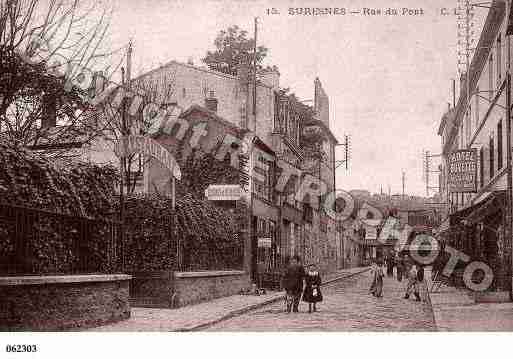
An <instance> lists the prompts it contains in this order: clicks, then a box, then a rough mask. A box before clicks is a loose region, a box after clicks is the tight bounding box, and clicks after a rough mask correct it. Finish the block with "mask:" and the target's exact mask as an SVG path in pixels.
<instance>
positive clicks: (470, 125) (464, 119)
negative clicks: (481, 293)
mask: <svg viewBox="0 0 513 359" xmlns="http://www.w3.org/2000/svg"><path fill="white" fill-rule="evenodd" d="M506 12H507V9H506V3H505V2H504V1H493V2H492V4H491V7H490V10H489V12H488V15H487V17H486V20H485V24H484V27H483V30H482V33H481V35H480V38H479V42H478V44H477V48H476V51H475V54H474V56H473V58H472V62H471V64H470V70H469V72H468V77H467V76H462V78H461V86H460V95H459V100H458V102H457V104H456V107H455V108H451V109H450V110H449V111H448V112H447V113H446V114H445V115H444V116H443V117H442V121H441V124H440V127H439V130H438V134H439V136H440V137H441V144H442V164H441V174H440V194H441V197H442V200H443V201H445V202H446V203H447V205H448V212H449V216H448V218H446V220H445V222H444V224H443V225H442V226H441V227H440V231H439V232H440V238H441V240H442V241H443V242H444V243H447V244H448V245H451V246H452V247H454V248H456V249H458V250H461V251H463V252H464V253H466V254H467V255H469V256H470V258H471V260H479V261H483V262H485V263H487V264H488V265H489V266H490V268H492V270H493V273H494V280H493V283H492V286H491V288H490V290H492V291H496V292H501V291H502V292H507V291H510V290H511V251H510V250H508V247H509V246H510V245H511V233H510V231H509V224H508V223H509V222H510V221H511V218H510V213H509V212H510V211H511V210H508V205H507V203H508V201H509V199H508V198H507V196H506V193H507V191H508V187H510V185H508V176H509V173H508V172H510V163H508V159H509V158H510V157H509V155H508V151H510V150H511V149H508V145H507V143H508V141H509V138H510V136H511V133H509V134H508V133H507V131H508V128H507V127H508V123H507V116H508V115H509V112H508V110H507V104H509V103H510V99H508V98H507V97H508V96H510V94H509V92H510V91H509V90H508V86H510V84H509V81H508V72H509V70H508V67H509V63H510V59H509V53H510V39H509V37H508V35H507V25H508V23H507V16H505V15H506ZM508 137H509V138H508ZM467 154H469V155H468V158H466V160H467V163H469V164H470V165H469V166H470V167H466V168H467V169H468V171H467V172H468V173H467V174H465V176H466V177H463V178H464V180H466V181H469V183H471V184H472V186H471V187H473V188H466V187H464V186H463V184H462V182H461V181H460V179H461V178H462V177H458V176H459V174H458V171H459V170H461V168H462V167H459V166H461V163H462V162H464V161H465V159H462V158H463V157H461V156H462V155H465V156H467ZM472 154H475V156H474V157H473V156H472Z"/></svg>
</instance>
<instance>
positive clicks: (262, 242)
mask: <svg viewBox="0 0 513 359" xmlns="http://www.w3.org/2000/svg"><path fill="white" fill-rule="evenodd" d="M271 243H272V242H271V238H258V248H271Z"/></svg>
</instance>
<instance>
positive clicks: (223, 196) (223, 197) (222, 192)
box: [205, 184, 242, 201]
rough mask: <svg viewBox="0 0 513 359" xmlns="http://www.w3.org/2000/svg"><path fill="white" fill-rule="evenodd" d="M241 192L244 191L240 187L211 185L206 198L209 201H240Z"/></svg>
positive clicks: (206, 192)
mask: <svg viewBox="0 0 513 359" xmlns="http://www.w3.org/2000/svg"><path fill="white" fill-rule="evenodd" d="M241 192H242V189H241V186H239V185H229V184H221V185H210V186H208V188H207V189H206V190H205V197H206V198H207V199H208V200H209V201H238V200H239V199H240V197H241Z"/></svg>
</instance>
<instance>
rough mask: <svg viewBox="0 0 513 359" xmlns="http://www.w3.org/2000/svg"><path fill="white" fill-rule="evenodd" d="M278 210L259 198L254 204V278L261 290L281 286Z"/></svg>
mask: <svg viewBox="0 0 513 359" xmlns="http://www.w3.org/2000/svg"><path fill="white" fill-rule="evenodd" d="M277 224H278V209H277V208H276V207H275V206H272V205H270V204H268V203H266V202H264V201H261V200H259V199H257V198H255V199H254V202H253V228H254V231H253V233H254V236H253V253H254V254H255V255H253V265H252V267H253V278H254V279H255V280H256V282H257V284H258V286H259V287H261V288H274V287H277V286H279V282H280V273H281V262H282V252H281V245H280V240H279V239H280V238H279V236H278V225H277Z"/></svg>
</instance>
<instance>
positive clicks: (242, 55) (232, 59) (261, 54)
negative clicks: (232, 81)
mask: <svg viewBox="0 0 513 359" xmlns="http://www.w3.org/2000/svg"><path fill="white" fill-rule="evenodd" d="M214 46H215V47H216V49H215V50H214V51H207V54H206V56H205V57H204V58H203V59H202V61H203V62H204V63H205V64H207V65H208V66H210V67H211V68H212V69H215V70H218V71H222V72H226V73H232V74H234V73H236V72H237V67H238V65H241V64H247V65H249V64H252V63H253V60H254V46H255V41H254V39H253V38H248V32H247V31H245V30H242V29H241V28H239V27H238V26H237V25H234V26H230V27H228V29H226V30H221V31H220V32H219V33H218V34H217V37H216V39H215V40H214ZM267 52H268V48H267V47H265V46H257V51H256V63H257V69H262V68H263V66H262V62H263V60H264V59H265V57H266V56H267Z"/></svg>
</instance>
